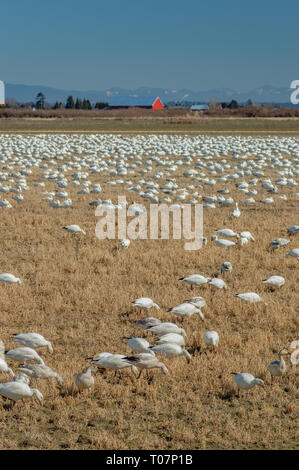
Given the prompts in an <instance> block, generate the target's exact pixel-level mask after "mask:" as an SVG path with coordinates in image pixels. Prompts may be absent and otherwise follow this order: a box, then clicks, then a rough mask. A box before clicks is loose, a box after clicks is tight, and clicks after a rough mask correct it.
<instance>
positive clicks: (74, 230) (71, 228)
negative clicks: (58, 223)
mask: <svg viewBox="0 0 299 470" xmlns="http://www.w3.org/2000/svg"><path fill="white" fill-rule="evenodd" d="M63 228H64V230H66V231H67V232H70V233H83V235H86V233H85V232H84V230H82V228H80V227H79V225H66V226H65V227H63Z"/></svg>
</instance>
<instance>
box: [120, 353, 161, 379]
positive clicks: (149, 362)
mask: <svg viewBox="0 0 299 470" xmlns="http://www.w3.org/2000/svg"><path fill="white" fill-rule="evenodd" d="M124 361H126V362H127V364H128V365H129V366H134V367H135V366H136V367H138V369H140V373H139V375H138V377H137V379H139V378H140V377H141V374H142V371H143V370H144V369H146V370H148V369H156V368H158V369H162V372H163V373H164V374H167V373H168V369H167V367H166V365H165V364H164V363H163V362H161V361H159V359H158V358H157V357H155V356H151V354H147V353H143V354H135V355H133V356H127V357H124Z"/></svg>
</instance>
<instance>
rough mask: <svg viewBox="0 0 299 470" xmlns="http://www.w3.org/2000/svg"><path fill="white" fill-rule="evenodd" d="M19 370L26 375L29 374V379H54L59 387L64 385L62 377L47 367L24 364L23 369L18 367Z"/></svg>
mask: <svg viewBox="0 0 299 470" xmlns="http://www.w3.org/2000/svg"><path fill="white" fill-rule="evenodd" d="M18 370H20V371H22V372H24V374H27V375H28V376H29V377H33V378H34V379H50V378H51V377H54V378H55V379H56V381H57V383H58V385H62V384H63V380H62V378H61V377H60V375H59V374H58V373H57V372H55V371H54V370H53V369H51V368H50V367H48V366H46V365H42V364H23V365H22V366H21V367H18Z"/></svg>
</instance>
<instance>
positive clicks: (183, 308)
mask: <svg viewBox="0 0 299 470" xmlns="http://www.w3.org/2000/svg"><path fill="white" fill-rule="evenodd" d="M168 312H170V313H176V314H177V315H180V316H181V317H191V315H193V314H194V313H196V314H197V315H199V316H200V318H201V319H202V320H203V319H204V315H203V313H202V312H201V311H200V309H198V308H197V307H195V305H194V304H191V303H185V304H180V305H178V306H177V307H173V308H170V309H169V310H168Z"/></svg>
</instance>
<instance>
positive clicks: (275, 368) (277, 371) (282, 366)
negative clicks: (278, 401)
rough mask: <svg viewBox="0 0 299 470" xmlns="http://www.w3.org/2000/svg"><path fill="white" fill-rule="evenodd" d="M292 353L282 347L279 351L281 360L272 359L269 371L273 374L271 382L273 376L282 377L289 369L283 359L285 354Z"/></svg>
mask: <svg viewBox="0 0 299 470" xmlns="http://www.w3.org/2000/svg"><path fill="white" fill-rule="evenodd" d="M287 354H290V353H289V351H288V350H287V349H286V348H283V349H281V351H279V353H278V357H279V361H272V362H271V363H270V364H269V365H268V371H269V372H270V374H271V383H272V379H273V377H281V376H282V375H283V374H285V372H286V370H287V365H286V363H285V361H284V359H283V355H287Z"/></svg>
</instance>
